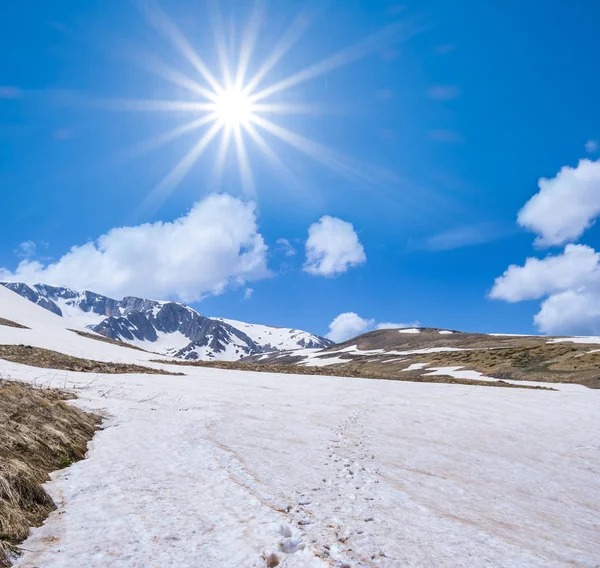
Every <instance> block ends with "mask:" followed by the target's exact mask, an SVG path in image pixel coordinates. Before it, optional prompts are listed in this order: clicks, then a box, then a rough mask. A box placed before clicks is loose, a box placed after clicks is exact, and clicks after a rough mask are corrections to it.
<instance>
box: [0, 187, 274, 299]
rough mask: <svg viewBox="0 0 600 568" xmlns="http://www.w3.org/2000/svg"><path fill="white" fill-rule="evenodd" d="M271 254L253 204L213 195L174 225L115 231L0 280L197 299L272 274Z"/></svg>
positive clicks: (2, 273) (0, 274) (4, 273)
mask: <svg viewBox="0 0 600 568" xmlns="http://www.w3.org/2000/svg"><path fill="white" fill-rule="evenodd" d="M266 253H267V246H266V245H265V242H264V240H263V237H262V235H261V234H260V233H259V232H258V227H257V223H256V208H255V205H254V203H245V202H243V201H241V200H239V199H236V198H234V197H231V196H229V195H211V196H209V197H207V198H206V199H204V200H202V201H199V202H198V203H196V204H195V205H194V206H193V207H192V208H191V209H190V211H189V212H188V213H187V214H186V215H184V216H182V217H180V218H178V219H175V220H174V221H172V222H161V221H159V222H156V223H145V224H143V225H137V226H133V227H117V228H113V229H111V230H110V231H108V232H107V233H106V234H104V235H102V236H100V237H99V238H98V239H96V241H94V242H89V243H86V244H84V245H80V246H74V247H72V248H71V250H70V251H69V252H68V253H67V254H65V255H64V256H63V257H61V258H60V259H59V260H57V261H56V262H53V263H50V264H46V265H43V264H42V263H40V262H38V261H32V260H28V259H25V260H23V261H22V262H21V263H20V264H19V265H18V267H17V269H16V270H15V271H14V272H11V271H9V270H6V269H3V268H0V279H2V280H17V281H25V282H30V283H35V282H44V283H47V284H53V285H57V286H69V287H72V288H76V289H80V290H86V289H87V290H93V291H96V292H99V293H103V294H106V295H108V296H116V297H122V296H125V295H138V296H143V297H150V298H160V299H166V298H172V299H178V300H181V301H184V302H193V301H198V300H200V299H202V298H203V297H205V296H207V295H210V294H219V293H221V292H223V291H224V290H225V289H226V288H227V287H228V286H232V285H234V286H235V285H241V284H243V283H244V282H247V281H251V280H257V279H260V278H265V277H267V276H269V270H268V269H267V264H266Z"/></svg>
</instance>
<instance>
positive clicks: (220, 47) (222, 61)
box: [208, 0, 233, 91]
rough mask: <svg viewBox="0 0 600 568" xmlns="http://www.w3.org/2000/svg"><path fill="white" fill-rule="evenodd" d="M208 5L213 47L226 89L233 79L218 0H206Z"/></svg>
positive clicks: (231, 85) (230, 85)
mask: <svg viewBox="0 0 600 568" xmlns="http://www.w3.org/2000/svg"><path fill="white" fill-rule="evenodd" d="M208 6H209V8H210V19H211V22H212V28H213V34H214V37H215V47H216V48H217V56H218V58H219V66H220V71H221V75H222V77H223V83H224V90H225V91H228V90H229V89H231V88H232V87H233V79H232V76H231V67H230V65H229V57H228V55H227V39H226V37H225V31H224V30H225V27H224V24H223V17H222V15H221V9H220V8H219V3H218V0H208Z"/></svg>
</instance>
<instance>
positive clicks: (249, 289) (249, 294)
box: [244, 288, 254, 300]
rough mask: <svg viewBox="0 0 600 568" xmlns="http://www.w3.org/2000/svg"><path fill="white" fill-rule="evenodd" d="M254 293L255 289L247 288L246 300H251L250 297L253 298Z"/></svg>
mask: <svg viewBox="0 0 600 568" xmlns="http://www.w3.org/2000/svg"><path fill="white" fill-rule="evenodd" d="M252 294H254V289H253V288H246V289H245V290H244V300H249V299H250V298H252Z"/></svg>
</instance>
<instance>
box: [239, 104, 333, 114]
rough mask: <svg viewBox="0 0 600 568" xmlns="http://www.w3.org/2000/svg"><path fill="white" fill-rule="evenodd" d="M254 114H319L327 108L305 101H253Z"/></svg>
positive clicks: (251, 106) (252, 109)
mask: <svg viewBox="0 0 600 568" xmlns="http://www.w3.org/2000/svg"><path fill="white" fill-rule="evenodd" d="M250 109H251V111H252V113H253V114H317V113H320V112H321V113H322V112H325V111H326V109H325V108H324V107H322V106H320V105H313V104H303V103H253V104H251V105H250Z"/></svg>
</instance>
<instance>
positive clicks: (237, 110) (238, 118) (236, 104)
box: [214, 88, 252, 128]
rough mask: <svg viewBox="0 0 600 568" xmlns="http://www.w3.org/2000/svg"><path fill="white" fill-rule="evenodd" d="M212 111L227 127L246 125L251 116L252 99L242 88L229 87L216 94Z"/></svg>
mask: <svg viewBox="0 0 600 568" xmlns="http://www.w3.org/2000/svg"><path fill="white" fill-rule="evenodd" d="M214 112H215V114H216V118H217V120H219V121H221V122H222V123H223V124H225V125H227V126H229V127H232V128H238V127H240V126H246V125H247V124H248V123H249V122H250V119H251V118H252V101H251V99H250V97H249V96H248V95H246V94H245V93H244V92H243V91H242V90H240V89H235V88H231V89H228V90H226V91H223V92H222V93H221V94H219V95H217V100H216V101H215V104H214Z"/></svg>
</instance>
